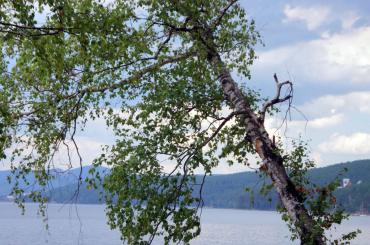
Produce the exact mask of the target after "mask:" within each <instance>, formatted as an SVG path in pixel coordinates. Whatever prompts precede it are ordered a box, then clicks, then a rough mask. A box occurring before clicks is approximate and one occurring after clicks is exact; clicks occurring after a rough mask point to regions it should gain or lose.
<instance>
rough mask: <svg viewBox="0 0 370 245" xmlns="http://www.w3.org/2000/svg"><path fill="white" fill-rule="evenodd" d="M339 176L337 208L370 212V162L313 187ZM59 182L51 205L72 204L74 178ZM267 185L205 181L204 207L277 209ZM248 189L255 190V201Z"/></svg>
mask: <svg viewBox="0 0 370 245" xmlns="http://www.w3.org/2000/svg"><path fill="white" fill-rule="evenodd" d="M88 169H89V167H85V168H84V169H83V174H82V176H83V177H84V176H86V173H87V171H88ZM344 169H347V171H344ZM100 171H101V172H102V173H103V172H109V170H108V169H104V168H101V169H100ZM77 173H79V170H78V169H75V170H72V176H76V175H77ZM338 174H341V175H340V180H342V179H343V178H349V179H350V181H351V185H350V186H347V187H346V188H341V189H338V190H337V191H336V192H335V195H336V197H337V201H338V204H339V205H341V206H343V207H344V208H345V209H346V210H347V211H349V212H356V211H359V210H368V211H370V160H359V161H353V162H347V163H340V164H336V165H331V166H328V167H322V168H316V169H312V170H310V171H309V173H308V176H309V178H310V179H311V180H312V181H313V182H314V183H316V184H319V185H322V184H325V183H327V182H330V181H332V180H334V179H335V178H336V176H338ZM4 176H6V173H5V172H4V171H3V172H0V183H1V184H2V190H3V191H2V192H1V193H2V195H4V190H9V189H10V187H9V186H7V184H6V183H5V180H4V178H5V177H4ZM58 178H59V179H56V180H55V181H54V182H55V183H56V184H55V185H54V188H53V189H52V190H50V199H51V201H53V202H59V203H65V202H69V201H71V200H72V199H73V198H74V194H75V191H76V184H75V182H74V180H75V178H71V177H70V176H69V177H68V176H61V177H58ZM200 179H201V176H198V182H200ZM264 181H265V180H264V179H263V178H260V177H259V175H258V174H257V173H255V172H243V173H236V174H227V175H212V176H209V177H207V178H206V181H205V185H204V188H203V193H202V198H203V200H204V204H205V206H208V207H215V208H241V209H248V208H254V209H264V210H269V209H270V210H271V209H275V207H276V204H277V203H278V197H277V194H276V193H275V192H271V193H270V194H269V195H268V196H267V197H264V196H262V195H260V194H259V189H260V186H261V185H262V184H263V182H264ZM266 181H268V180H266ZM246 188H250V189H252V190H254V194H253V196H252V198H251V194H250V192H247V191H246ZM99 192H100V190H87V189H86V185H82V186H81V187H80V190H79V195H78V197H77V199H76V200H77V202H79V203H101V201H100V200H99ZM198 193H199V190H195V191H194V195H197V194H198ZM3 200H4V197H3ZM252 201H253V202H252ZM252 204H253V205H252Z"/></svg>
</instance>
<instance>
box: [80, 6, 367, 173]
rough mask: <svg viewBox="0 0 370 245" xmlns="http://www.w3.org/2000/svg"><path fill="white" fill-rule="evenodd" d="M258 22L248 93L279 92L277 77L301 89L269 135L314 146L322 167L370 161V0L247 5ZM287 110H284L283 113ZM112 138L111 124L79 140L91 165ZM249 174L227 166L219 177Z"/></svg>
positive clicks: (272, 122)
mask: <svg viewBox="0 0 370 245" xmlns="http://www.w3.org/2000/svg"><path fill="white" fill-rule="evenodd" d="M240 3H241V4H242V5H243V7H245V9H246V10H247V12H248V15H249V17H250V18H253V19H254V20H255V21H256V25H257V29H258V30H259V31H260V33H261V35H262V38H263V42H264V44H265V45H264V46H262V45H259V46H258V47H257V55H258V56H259V59H258V60H257V61H256V63H255V65H254V66H253V67H252V68H251V70H252V79H251V80H250V81H246V83H247V85H248V86H251V87H253V88H255V89H259V90H261V92H262V94H263V95H265V96H270V95H273V94H274V93H275V88H274V81H273V77H272V76H273V74H274V73H277V74H278V76H279V78H280V80H291V81H292V82H293V83H294V88H295V89H294V106H295V107H296V108H297V109H298V110H299V111H301V112H302V113H303V114H304V115H305V117H306V118H307V119H308V122H307V121H306V119H305V118H304V117H303V116H302V115H301V114H300V113H298V112H297V111H295V110H293V111H292V120H291V121H289V122H288V127H287V129H285V128H284V129H280V130H277V128H278V127H279V125H281V120H282V115H283V114H281V115H277V116H275V117H273V118H268V119H267V121H266V126H267V128H268V131H269V132H270V135H272V134H275V135H282V134H285V136H287V137H288V138H298V135H301V136H302V138H303V139H305V140H308V142H309V145H310V149H311V151H312V157H313V158H314V159H315V160H316V162H317V165H318V166H325V165H330V164H333V163H338V162H344V161H351V160H356V159H365V158H370V127H369V126H370V1H365V0H364V1H345V0H337V1H313V0H310V1H307V0H303V1H287V0H285V1H283V0H278V1H271V0H255V1H246V0H244V1H240ZM283 109H284V108H282V110H283ZM112 139H113V135H112V134H111V133H110V132H109V131H108V130H107V129H106V128H105V125H104V122H103V121H102V120H101V121H99V120H98V121H96V122H90V123H89V124H88V127H87V130H86V131H85V132H84V133H83V134H81V135H80V136H79V138H78V142H79V144H80V151H81V153H82V155H83V157H84V159H85V161H84V162H86V163H88V162H91V160H92V159H93V158H94V157H95V156H96V155H97V153H98V152H99V149H100V146H101V145H102V144H109V143H111V142H112ZM245 170H248V169H246V168H245V166H242V165H240V166H234V167H231V168H230V167H228V166H227V164H221V166H219V167H218V168H217V169H216V171H215V173H229V172H238V171H245Z"/></svg>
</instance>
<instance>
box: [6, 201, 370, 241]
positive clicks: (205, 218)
mask: <svg viewBox="0 0 370 245" xmlns="http://www.w3.org/2000/svg"><path fill="white" fill-rule="evenodd" d="M76 211H77V212H76ZM36 212H37V205H35V204H28V205H27V207H26V214H25V215H24V216H22V215H20V210H19V209H18V208H17V207H16V206H15V205H14V204H12V203H0V244H1V245H49V244H52V245H54V244H55V245H71V244H72V245H74V244H76V245H78V244H79V245H90V244H93V245H121V244H122V242H121V241H120V238H119V233H118V232H117V231H111V230H109V228H108V226H107V225H106V217H105V213H104V206H101V205H69V204H68V205H64V206H63V205H59V204H50V205H49V207H48V218H49V230H48V231H46V230H45V228H44V224H43V222H42V219H41V218H40V217H39V216H38V215H37V213H36ZM356 228H360V229H361V230H362V234H360V235H359V237H358V238H357V239H356V240H355V241H354V242H353V243H352V244H359V245H368V244H370V217H351V219H350V220H349V221H346V222H345V223H344V224H343V225H342V226H341V227H340V229H338V230H337V231H335V232H334V235H338V234H341V233H344V232H346V231H347V232H348V231H351V230H353V229H356ZM288 234H289V232H288V229H287V227H286V225H285V224H284V223H283V221H281V219H280V216H279V214H277V213H275V212H267V211H266V212H265V211H250V210H232V209H204V210H203V215H202V233H201V235H200V237H199V238H197V239H196V240H194V241H193V242H192V243H191V244H195V245H201V244H212V245H213V244H222V245H224V244H230V245H231V244H232V245H242V244H243V245H244V244H253V245H254V244H266V245H274V244H298V243H292V242H291V241H290V240H289V238H288ZM157 244H161V242H158V243H157Z"/></svg>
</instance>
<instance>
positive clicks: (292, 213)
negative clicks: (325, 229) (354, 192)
mask: <svg viewBox="0 0 370 245" xmlns="http://www.w3.org/2000/svg"><path fill="white" fill-rule="evenodd" d="M208 57H209V61H210V62H211V63H212V65H214V66H215V67H219V68H220V69H221V72H220V75H219V78H218V79H219V82H220V83H221V85H222V89H223V92H224V94H225V95H226V98H227V100H228V101H229V102H230V103H231V105H232V106H233V107H234V109H235V110H236V112H238V111H240V112H244V113H243V114H242V115H241V119H242V121H243V123H244V126H245V130H246V134H247V140H248V141H250V142H249V143H252V144H253V145H254V146H255V150H256V152H257V154H258V155H259V157H260V158H261V159H262V164H263V166H264V169H265V171H266V173H267V174H268V175H269V176H270V178H271V180H272V182H273V185H274V187H275V188H276V191H277V192H278V194H279V196H280V198H281V201H282V204H283V206H284V208H285V209H286V210H287V213H288V215H289V217H290V219H291V220H292V221H293V223H294V224H295V225H296V226H297V227H298V228H299V235H300V238H301V243H302V244H325V242H324V238H323V234H322V232H318V231H316V230H314V227H313V226H314V220H313V219H312V217H311V216H310V215H309V213H308V211H307V209H306V208H305V206H304V205H303V198H302V196H301V195H300V193H299V192H298V191H297V189H296V186H295V185H294V183H293V182H292V181H291V180H290V179H289V177H288V175H287V172H286V169H285V167H284V165H283V157H282V156H281V155H280V154H279V153H277V151H276V148H275V146H274V143H273V142H272V140H271V139H270V138H269V135H268V133H267V131H266V129H265V127H264V124H263V121H261V120H259V119H258V116H257V114H256V113H255V112H254V111H253V110H252V109H251V107H250V105H249V104H248V103H247V101H246V100H245V98H244V96H243V94H242V93H241V91H240V89H239V87H238V85H237V83H236V82H235V81H234V79H233V78H232V77H231V75H230V71H229V70H228V69H227V68H226V67H225V65H224V63H223V61H222V59H221V57H220V56H219V54H218V53H217V52H214V50H210V52H209V56H208Z"/></svg>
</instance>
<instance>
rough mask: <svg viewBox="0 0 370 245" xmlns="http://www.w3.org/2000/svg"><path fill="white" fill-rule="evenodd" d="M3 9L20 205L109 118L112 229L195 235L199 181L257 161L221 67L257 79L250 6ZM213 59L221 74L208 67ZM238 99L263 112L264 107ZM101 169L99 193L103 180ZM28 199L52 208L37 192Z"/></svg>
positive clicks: (5, 127)
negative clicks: (28, 180) (90, 129)
mask: <svg viewBox="0 0 370 245" xmlns="http://www.w3.org/2000/svg"><path fill="white" fill-rule="evenodd" d="M0 3H1V7H0V36H1V39H0V42H1V47H2V50H1V51H2V52H1V61H0V62H1V64H0V65H1V69H2V72H1V77H0V89H1V93H0V103H1V111H0V112H1V114H0V133H1V137H0V140H1V142H0V144H1V148H0V150H1V153H2V156H3V157H4V158H6V159H5V160H4V161H5V162H6V163H9V164H10V165H11V167H12V169H13V173H14V177H13V178H12V179H10V181H13V183H14V190H13V195H15V196H16V197H17V198H16V201H17V202H18V203H19V204H21V205H22V201H23V196H24V195H23V194H24V189H23V188H20V185H19V182H20V181H22V178H23V177H24V176H25V175H26V174H28V173H29V172H31V171H33V172H34V173H35V176H36V178H37V180H38V182H39V185H41V186H44V187H46V186H47V183H48V180H50V178H52V177H53V176H52V175H51V174H50V172H49V170H50V168H54V156H55V154H57V153H58V151H59V150H60V149H61V148H63V147H64V148H66V149H67V153H66V154H67V155H68V157H69V149H70V148H73V149H75V151H76V152H77V155H78V159H79V161H80V164H82V161H83V159H81V157H80V155H79V151H78V149H79V148H78V144H77V143H76V140H75V139H76V136H77V135H78V132H79V131H80V130H81V129H83V128H84V127H85V125H86V122H88V121H91V120H95V119H97V118H103V119H104V120H105V121H106V124H107V126H108V127H110V128H111V129H112V131H113V132H114V134H115V136H116V142H115V144H114V145H112V146H109V147H105V149H104V150H103V151H102V153H101V156H100V157H98V158H97V159H95V161H94V165H95V166H99V165H102V164H104V165H108V166H110V167H111V168H112V171H111V174H110V175H109V176H108V177H106V178H105V179H103V180H101V181H102V182H101V184H103V186H104V189H105V198H106V202H107V215H108V218H109V225H110V226H111V227H112V228H117V229H119V230H120V231H121V234H122V239H124V240H126V241H128V242H129V243H130V244H147V243H150V242H151V241H152V240H153V239H154V237H156V236H162V237H163V239H164V240H165V242H166V243H170V242H180V241H183V242H185V243H188V242H189V241H190V240H191V239H192V238H194V237H195V236H197V235H198V234H199V232H200V227H199V224H200V222H199V213H198V211H199V209H198V208H199V207H201V206H202V200H201V190H202V188H199V186H202V182H199V178H198V179H197V178H195V177H194V174H195V173H196V172H197V171H200V172H203V173H205V175H208V174H211V173H212V169H213V168H214V167H216V166H218V164H219V163H220V162H221V161H227V162H229V164H247V160H248V159H247V158H248V157H250V154H254V153H255V149H254V146H253V145H252V142H251V141H248V139H246V128H245V125H243V123H244V121H243V120H244V119H243V118H242V117H240V116H241V114H243V113H244V112H243V111H237V110H235V108H234V105H233V104H232V103H231V101H230V100H227V99H226V98H225V91H224V90H223V87H222V84H220V81H219V79H220V76H219V74H220V70H222V69H227V70H229V71H233V72H234V73H235V74H238V75H239V76H240V77H241V78H242V79H241V80H242V81H243V80H246V79H247V78H249V76H250V73H249V67H250V65H252V63H253V60H254V59H255V53H254V46H255V45H256V43H257V42H258V41H259V35H258V33H257V32H256V31H255V27H254V23H253V21H251V20H248V19H247V17H246V13H245V10H244V9H243V8H241V7H240V5H238V3H237V1H227V0H213V1H204V0H195V1H183V0H175V1H174V0H170V1H153V0H135V1H134V0H132V1H126V0H125V1H124V0H121V1H120V0H117V1H112V2H108V1H93V0H83V1H75V0H58V1H52V0H47V1H45V0H39V1H31V0H22V1H1V2H0ZM210 40H211V42H210ZM210 50H211V51H212V52H210ZM215 54H217V56H219V57H220V59H222V61H223V64H224V66H223V67H220V66H217V65H215V64H214V63H212V62H210V60H211V58H212V57H210V55H213V56H214V57H216V55H215ZM239 85H241V88H244V87H245V86H243V83H242V82H240V83H239ZM241 91H242V94H243V100H245V101H247V104H248V105H249V108H250V109H251V111H252V112H254V113H255V114H256V115H258V114H259V113H260V110H259V108H260V107H261V104H262V103H263V102H264V100H262V99H261V98H260V96H259V94H258V93H256V92H254V91H251V90H249V89H246V88H245V89H242V90H241ZM272 105H273V104H271V106H272ZM265 109H266V110H267V112H272V111H274V109H273V108H271V107H270V106H269V107H267V106H266V108H265ZM297 154H298V156H299V154H300V153H299V152H298V153H297ZM297 154H296V155H297ZM69 159H71V158H69ZM294 160H296V159H294ZM290 162H293V158H291V159H290ZM288 164H289V163H288ZM294 166H295V167H297V169H298V170H300V169H301V167H302V166H300V165H294ZM289 167H291V166H290V165H289ZM95 173H96V172H94V170H92V171H91V174H92V176H93V177H92V178H91V179H88V180H86V181H87V182H88V183H89V184H90V185H91V186H96V185H97V184H100V183H99V176H97V175H95ZM297 174H298V175H295V176H298V177H294V176H292V179H293V182H296V184H298V185H300V184H301V181H302V179H301V176H300V175H299V174H300V173H299V172H297ZM197 180H198V181H197ZM203 180H204V179H203ZM79 181H82V180H79ZM302 185H303V183H302ZM195 188H197V189H199V190H200V192H199V195H197V196H194V195H192V193H193V190H194V189H195ZM31 197H32V198H33V199H34V200H36V201H41V203H44V202H45V201H47V200H45V197H44V196H42V192H39V191H32V192H31ZM326 211H327V209H325V212H326ZM325 214H326V213H325ZM318 215H322V213H318ZM339 221H340V220H339ZM335 222H337V220H334V223H335ZM292 225H293V227H295V225H296V224H292ZM321 232H322V230H320V234H321ZM297 234H302V232H300V231H298V233H297Z"/></svg>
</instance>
